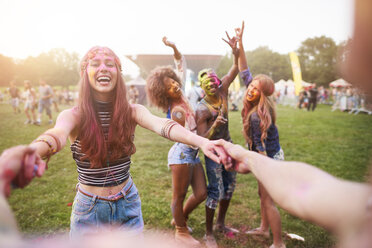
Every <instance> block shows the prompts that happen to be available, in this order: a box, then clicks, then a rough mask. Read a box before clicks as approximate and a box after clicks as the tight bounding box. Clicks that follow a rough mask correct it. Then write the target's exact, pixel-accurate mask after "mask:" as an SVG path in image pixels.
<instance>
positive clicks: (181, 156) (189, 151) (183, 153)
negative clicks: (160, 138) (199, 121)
mask: <svg viewBox="0 0 372 248" xmlns="http://www.w3.org/2000/svg"><path fill="white" fill-rule="evenodd" d="M199 163H200V159H199V149H194V148H191V147H190V146H188V145H185V144H183V143H178V142H177V143H175V144H174V145H173V146H172V147H171V149H170V150H169V152H168V167H169V165H171V164H192V165H195V164H199Z"/></svg>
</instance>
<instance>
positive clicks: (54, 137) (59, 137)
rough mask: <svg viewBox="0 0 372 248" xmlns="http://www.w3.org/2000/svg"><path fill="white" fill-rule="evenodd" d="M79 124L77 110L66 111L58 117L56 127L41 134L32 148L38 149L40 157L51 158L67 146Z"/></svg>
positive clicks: (32, 144)
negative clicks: (69, 138)
mask: <svg viewBox="0 0 372 248" xmlns="http://www.w3.org/2000/svg"><path fill="white" fill-rule="evenodd" d="M77 124H78V114H77V110H76V108H72V109H66V110H64V111H62V112H61V113H60V114H59V115H58V117H57V121H56V124H55V126H54V127H53V128H51V129H49V130H47V131H46V132H44V133H43V134H41V135H40V136H39V137H38V138H36V139H35V140H34V141H33V142H32V143H31V144H30V146H31V147H33V148H35V149H36V152H37V154H38V155H39V156H40V157H42V158H44V157H50V156H51V155H53V154H54V153H56V152H58V151H60V150H61V149H62V148H63V147H64V146H65V145H66V141H67V138H68V137H69V135H70V133H71V132H72V130H73V129H74V128H75V127H76V126H77Z"/></svg>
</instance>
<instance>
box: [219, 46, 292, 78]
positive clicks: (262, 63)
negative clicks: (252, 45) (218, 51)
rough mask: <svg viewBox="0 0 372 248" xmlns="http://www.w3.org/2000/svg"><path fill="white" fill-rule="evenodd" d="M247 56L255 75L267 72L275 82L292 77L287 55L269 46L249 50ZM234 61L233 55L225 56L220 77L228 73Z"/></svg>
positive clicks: (220, 65)
mask: <svg viewBox="0 0 372 248" xmlns="http://www.w3.org/2000/svg"><path fill="white" fill-rule="evenodd" d="M246 56H247V62H248V66H249V68H250V70H251V72H252V74H253V76H255V75H257V74H266V75H268V76H270V77H271V78H272V79H273V80H274V82H276V81H279V80H280V79H285V80H288V79H289V78H291V75H292V74H291V66H290V62H289V58H288V56H287V55H282V54H279V53H277V52H273V51H271V50H270V49H269V48H268V47H259V48H257V49H255V50H253V51H247V52H246ZM232 63H233V58H232V55H226V56H224V57H223V58H222V60H221V62H220V64H219V66H218V68H217V72H216V73H217V75H218V76H219V77H221V76H223V75H226V73H227V72H228V70H229V69H230V67H231V65H232Z"/></svg>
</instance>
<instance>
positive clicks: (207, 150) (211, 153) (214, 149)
mask: <svg viewBox="0 0 372 248" xmlns="http://www.w3.org/2000/svg"><path fill="white" fill-rule="evenodd" d="M200 149H201V150H202V151H203V153H204V155H206V156H207V157H208V158H210V159H212V160H213V161H214V162H216V163H218V164H220V163H221V159H220V158H219V156H218V154H219V152H221V148H220V147H218V146H216V144H215V143H214V142H213V141H210V140H208V139H206V141H205V142H204V143H203V144H202V145H201V146H200Z"/></svg>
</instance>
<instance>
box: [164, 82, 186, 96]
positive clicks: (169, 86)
mask: <svg viewBox="0 0 372 248" xmlns="http://www.w3.org/2000/svg"><path fill="white" fill-rule="evenodd" d="M164 86H165V89H166V94H167V96H168V97H169V98H171V99H173V100H177V99H179V98H180V97H181V95H182V91H181V88H180V84H179V83H178V82H177V81H176V80H174V79H172V78H170V77H165V78H164Z"/></svg>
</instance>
